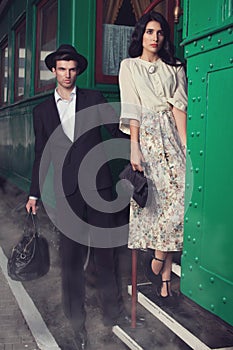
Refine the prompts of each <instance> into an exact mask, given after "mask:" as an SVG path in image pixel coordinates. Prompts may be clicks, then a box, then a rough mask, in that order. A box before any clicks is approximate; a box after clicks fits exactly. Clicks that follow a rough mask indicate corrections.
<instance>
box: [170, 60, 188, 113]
mask: <svg viewBox="0 0 233 350" xmlns="http://www.w3.org/2000/svg"><path fill="white" fill-rule="evenodd" d="M168 102H169V103H171V104H172V105H173V106H174V107H176V108H178V109H180V110H181V111H183V112H186V110H187V79H186V75H185V70H184V67H182V66H180V67H178V68H177V86H176V90H175V93H174V95H173V97H171V98H169V99H168Z"/></svg>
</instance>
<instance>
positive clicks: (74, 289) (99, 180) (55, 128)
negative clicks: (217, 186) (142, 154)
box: [26, 44, 129, 349]
mask: <svg viewBox="0 0 233 350" xmlns="http://www.w3.org/2000/svg"><path fill="white" fill-rule="evenodd" d="M45 63H46V66H47V67H48V69H49V70H51V71H52V72H53V74H54V76H55V77H56V80H57V88H56V89H55V91H54V94H53V95H51V96H50V97H49V98H48V99H47V100H45V101H44V102H42V103H41V104H39V105H38V106H36V107H35V108H34V111H33V122H34V130H35V160H34V164H33V171H32V181H31V188H30V195H29V200H28V202H27V204H26V209H27V211H28V212H29V211H30V210H32V213H36V210H37V199H38V198H39V197H40V171H41V169H40V167H41V160H42V158H43V157H44V154H46V156H45V157H44V158H45V159H46V161H45V162H44V163H45V164H46V166H45V170H44V171H43V172H44V174H43V175H42V177H45V174H46V171H47V168H48V164H49V162H50V161H51V162H52V163H53V167H54V188H55V196H56V209H57V224H58V228H59V229H60V231H62V233H61V240H60V242H61V244H60V250H61V266H62V292H63V304H64V312H65V314H66V316H67V317H68V318H69V320H70V322H71V325H72V327H73V330H74V334H75V344H76V347H77V349H86V347H87V333H86V329H85V318H86V313H85V307H84V299H85V276H84V264H85V261H86V259H87V256H88V247H87V246H88V240H89V241H90V239H93V237H92V238H90V236H88V232H87V231H88V229H89V228H90V227H91V228H92V232H94V234H95V228H98V227H100V228H101V229H102V228H103V229H106V230H107V229H108V228H110V229H111V228H114V227H116V226H117V225H119V222H118V224H117V221H119V218H120V217H121V219H122V220H123V221H124V224H125V223H127V218H126V217H127V215H125V217H123V214H124V210H122V211H120V212H119V213H118V214H120V215H117V216H116V215H114V214H112V213H110V212H109V213H104V211H103V210H98V209H97V208H95V207H94V208H92V207H91V205H89V204H87V202H86V201H85V199H84V195H83V191H82V188H81V186H80V185H79V181H78V175H77V174H78V171H79V169H80V166H81V165H82V163H83V161H84V160H85V156H86V155H87V154H88V152H89V151H90V150H91V149H92V148H93V147H95V146H97V145H101V141H102V139H101V132H100V125H99V122H97V123H94V124H93V125H92V122H93V120H96V118H100V117H101V116H100V115H99V114H101V113H100V112H99V109H98V105H100V104H103V103H105V102H106V101H105V99H104V97H103V96H102V94H101V93H100V92H98V91H91V90H87V89H80V88H78V87H76V78H77V76H78V75H80V74H81V73H83V72H84V71H85V69H86V67H87V60H86V58H85V57H83V56H82V55H81V54H79V53H78V52H77V51H76V49H75V48H74V47H73V46H71V45H68V44H64V45H61V46H60V47H59V48H58V49H57V51H55V52H52V53H51V54H49V55H48V56H47V57H46V58H45ZM95 106H97V107H96V108H95ZM90 107H91V109H90V110H89V108H90ZM92 108H93V109H92ZM106 108H107V110H108V111H109V113H112V112H113V109H112V108H110V107H109V109H108V107H106ZM85 110H87V111H88V112H87V113H85ZM83 111H84V113H83V116H82V112H83ZM76 112H79V113H76ZM75 113H76V114H75ZM112 114H113V113H112ZM82 117H83V118H82ZM85 123H87V126H85V127H84V126H83V124H85ZM88 123H89V124H88ZM92 126H93V127H92ZM107 128H108V130H109V131H110V132H111V134H112V135H113V136H114V137H125V135H124V134H123V133H121V132H120V131H119V129H118V125H117V124H114V123H112V122H110V124H109V125H107ZM83 129H84V131H82V132H81V131H80V130H83ZM54 135H55V136H54ZM77 135H79V136H77ZM103 154H104V152H103V151H102V150H101V151H99V152H98V154H97V158H98V160H99V158H101V157H103ZM101 162H102V164H101V167H100V170H99V171H98V173H97V176H96V183H95V186H96V190H94V189H87V190H86V192H87V193H88V194H91V195H93V193H97V192H98V194H99V195H100V197H101V198H103V199H105V200H106V201H109V202H110V201H111V200H112V199H113V198H112V180H111V175H110V171H109V167H108V164H107V163H106V162H105V161H104V159H102V160H100V163H101ZM89 165H90V166H89ZM88 166H89V169H88V171H86V172H85V174H84V182H85V176H87V177H88V176H89V175H90V174H91V173H92V171H93V167H92V164H89V163H88ZM94 167H95V166H94ZM81 180H82V179H81ZM87 182H88V180H87ZM85 185H86V184H85V183H84V187H85ZM89 185H90V184H88V183H87V186H86V187H87V188H89V187H90V186H89ZM67 203H68V205H67ZM67 207H68V209H67ZM66 211H67V216H66V214H65V213H66ZM74 213H75V215H76V217H77V221H74V223H72V222H71V221H72V219H73V216H72V215H74ZM121 214H122V216H121ZM69 215H70V217H72V219H71V221H70V218H69ZM75 220H76V219H75ZM123 221H122V222H123ZM76 222H77V225H76V224H75V223H76ZM88 225H89V226H88ZM67 231H71V233H70V232H67ZM74 231H75V232H76V233H77V237H76V236H75V234H74V233H73V232H74ZM104 237H105V236H104ZM106 237H108V236H106ZM95 238H96V237H94V240H95ZM109 239H110V241H111V238H109ZM80 240H81V243H80ZM82 243H83V244H82ZM94 246H95V247H96V245H95V244H94ZM107 246H108V245H106V247H107ZM113 246H114V245H113ZM115 247H116V245H115ZM92 250H93V252H92V253H93V256H94V262H95V268H96V272H97V279H98V291H99V294H100V300H101V304H102V309H103V316H104V321H105V322H106V323H107V324H110V325H112V324H114V323H115V322H118V321H119V319H121V320H122V319H123V320H124V321H125V322H128V321H129V319H128V318H127V316H125V311H124V305H123V301H122V295H121V283H120V277H119V271H118V264H117V258H118V255H117V248H101V244H100V245H99V246H98V247H96V248H92Z"/></svg>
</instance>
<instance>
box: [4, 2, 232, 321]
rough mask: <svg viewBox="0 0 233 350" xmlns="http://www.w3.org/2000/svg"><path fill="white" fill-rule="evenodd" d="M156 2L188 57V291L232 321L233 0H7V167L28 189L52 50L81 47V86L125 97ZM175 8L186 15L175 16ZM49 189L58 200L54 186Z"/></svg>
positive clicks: (184, 279) (184, 282) (49, 86)
mask: <svg viewBox="0 0 233 350" xmlns="http://www.w3.org/2000/svg"><path fill="white" fill-rule="evenodd" d="M148 6H149V7H151V8H153V7H154V6H156V7H155V8H156V10H158V11H161V12H162V13H163V14H164V15H165V16H166V18H167V19H168V21H169V22H170V24H171V27H172V34H173V35H174V42H175V46H176V48H177V56H178V57H180V58H182V57H183V56H184V58H185V60H186V63H187V77H188V99H189V100H188V101H189V103H188V118H187V120H188V133H187V134H188V140H187V142H188V150H187V154H188V162H187V176H186V208H187V210H186V213H185V218H184V220H185V234H184V250H183V256H182V270H181V271H182V272H181V290H182V292H183V293H184V294H185V295H186V296H188V297H189V298H191V299H192V300H194V301H195V302H196V303H197V304H199V305H201V306H202V307H204V308H205V309H207V310H209V311H210V312H212V313H214V314H216V315H217V316H219V317H220V318H222V319H223V320H224V321H226V322H228V323H229V324H230V325H233V262H232V259H231V249H232V246H233V234H232V232H233V224H232V220H231V217H232V205H231V202H232V197H233V180H232V179H233V177H232V175H231V174H232V172H233V165H232V162H231V153H232V142H231V130H232V129H233V125H232V118H231V116H232V107H231V101H232V97H233V96H232V81H233V79H232V78H233V74H232V72H233V70H232V64H233V56H232V53H233V50H232V46H233V45H232V42H233V39H232V35H233V34H232V24H233V19H232V11H233V9H232V8H233V5H232V0H216V1H211V0H206V1H205V2H203V1H200V0H198V1H194V0H184V1H183V2H182V1H181V3H180V1H175V0H174V1H173V0H160V1H150V0H135V1H133V0H132V1H130V0H124V1H121V0H120V1H111V0H96V1H94V0H86V1H81V0H80V1H79V0H66V1H64V0H27V1H26V0H21V1H16V0H12V1H7V0H2V1H0V60H1V67H0V175H1V176H2V177H5V178H7V179H8V180H10V181H12V182H13V183H14V184H16V185H17V186H18V187H19V188H21V189H23V190H25V191H27V190H28V188H29V185H30V176H31V167H32V161H33V156H34V155H33V147H34V134H33V127H32V109H33V108H34V106H35V105H36V104H38V103H40V102H41V101H42V100H43V99H44V98H46V97H47V95H48V94H50V93H51V91H52V90H53V88H54V86H55V85H54V84H55V83H54V79H53V76H52V75H51V74H50V72H49V71H48V70H47V69H46V67H45V65H44V62H43V61H44V57H45V56H46V55H47V53H49V52H50V51H53V50H54V49H55V48H56V47H57V46H58V45H59V44H61V43H71V44H73V45H75V46H76V47H77V48H78V50H79V51H80V52H82V53H83V54H84V55H85V56H86V57H87V59H88V62H89V64H88V69H87V70H86V72H85V73H84V74H83V75H81V76H80V77H79V78H78V85H79V86H80V87H84V88H90V89H98V90H101V91H102V92H103V93H104V94H105V96H106V97H107V99H108V100H109V101H119V91H118V84H117V74H118V68H119V62H120V60H121V59H123V58H124V57H126V55H127V45H128V42H129V40H130V35H131V33H132V28H133V26H134V24H135V21H136V20H137V18H138V17H140V15H141V14H142V13H143V11H144V10H145V9H146V8H148ZM181 7H182V8H183V13H182V11H181ZM174 11H175V14H176V15H180V19H179V23H176V24H174ZM180 42H181V46H180V45H179V43H180ZM46 194H47V196H46V200H47V201H48V202H51V203H52V202H53V198H52V197H53V194H52V193H51V191H49V189H48V190H47V191H46Z"/></svg>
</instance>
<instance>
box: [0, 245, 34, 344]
mask: <svg viewBox="0 0 233 350" xmlns="http://www.w3.org/2000/svg"><path fill="white" fill-rule="evenodd" d="M0 260H1V263H4V262H5V261H4V256H3V252H2V250H1V251H0ZM0 296H1V297H0V350H37V349H38V347H37V345H36V342H35V340H34V337H33V336H32V333H31V331H30V329H29V328H28V325H27V323H26V321H25V319H24V316H23V315H22V312H21V310H20V308H19V305H18V303H17V301H16V299H15V296H14V294H13V293H12V291H11V289H10V286H9V284H8V281H7V279H6V277H5V275H4V272H3V270H2V267H1V268H0Z"/></svg>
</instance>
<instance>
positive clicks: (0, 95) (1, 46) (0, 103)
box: [0, 37, 9, 107]
mask: <svg viewBox="0 0 233 350" xmlns="http://www.w3.org/2000/svg"><path fill="white" fill-rule="evenodd" d="M6 48H8V72H7V96H6V101H4V80H5V65H3V64H2V62H3V52H5V49H6ZM4 59H5V55H4ZM0 63H1V68H0V107H4V106H6V105H7V103H8V96H9V95H8V92H9V43H8V38H7V37H5V38H4V39H3V40H2V42H1V43H0Z"/></svg>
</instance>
